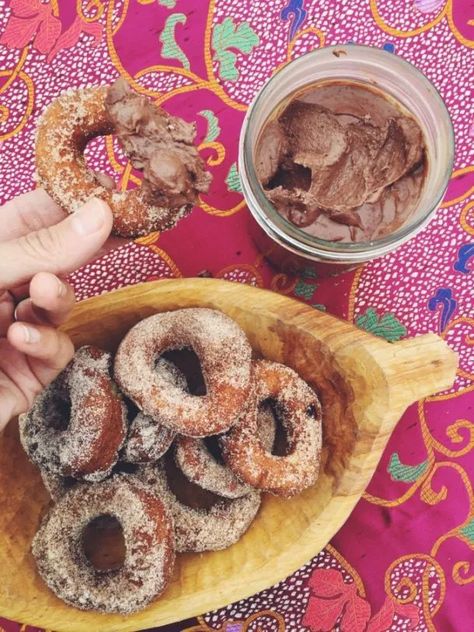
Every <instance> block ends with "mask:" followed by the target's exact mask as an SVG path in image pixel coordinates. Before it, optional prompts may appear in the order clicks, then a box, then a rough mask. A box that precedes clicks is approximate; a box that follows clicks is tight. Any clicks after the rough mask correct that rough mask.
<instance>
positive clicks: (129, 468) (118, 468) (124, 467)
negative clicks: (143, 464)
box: [112, 461, 140, 474]
mask: <svg viewBox="0 0 474 632" xmlns="http://www.w3.org/2000/svg"><path fill="white" fill-rule="evenodd" d="M139 469H140V468H139V466H138V465H137V464H136V463H128V462H127V461H118V462H117V463H116V464H115V466H114V468H113V470H112V473H113V474H136V473H137V472H138V470H139Z"/></svg>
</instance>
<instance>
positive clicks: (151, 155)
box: [96, 79, 212, 208]
mask: <svg viewBox="0 0 474 632" xmlns="http://www.w3.org/2000/svg"><path fill="white" fill-rule="evenodd" d="M105 107H106V110H107V114H108V116H109V118H110V121H111V124H112V126H113V131H114V134H116V136H117V137H118V139H119V141H120V143H121V145H122V147H123V149H124V151H125V153H126V155H127V156H128V158H130V161H131V163H132V165H133V167H134V168H135V169H139V170H140V171H142V172H143V182H142V190H143V191H144V192H145V193H146V196H147V198H146V199H147V201H148V202H149V203H150V204H152V205H158V206H167V207H170V208H174V207H180V206H183V205H186V204H194V203H195V202H196V201H197V198H198V195H199V193H200V192H204V193H206V192H207V191H208V189H209V185H210V183H211V179H212V176H211V174H210V173H208V172H207V171H206V165H205V163H204V161H203V160H202V158H201V157H200V156H199V153H198V150H197V147H196V145H195V144H194V139H195V136H196V126H195V124H194V123H187V122H186V121H184V120H183V119H181V118H179V117H177V116H172V115H171V114H168V112H166V111H165V110H163V109H162V108H160V107H158V106H156V105H155V104H154V103H153V101H151V100H150V99H148V98H147V97H145V96H143V95H140V94H137V93H136V92H134V91H133V90H132V89H131V88H130V87H129V85H128V84H127V82H126V81H125V79H117V81H115V83H113V84H112V85H111V86H110V87H109V88H108V90H107V97H106V100H105ZM98 175H99V177H98V176H97V174H96V177H98V180H99V182H100V183H101V184H102V179H103V177H104V174H98ZM105 177H107V176H105ZM104 186H106V185H105V184H104Z"/></svg>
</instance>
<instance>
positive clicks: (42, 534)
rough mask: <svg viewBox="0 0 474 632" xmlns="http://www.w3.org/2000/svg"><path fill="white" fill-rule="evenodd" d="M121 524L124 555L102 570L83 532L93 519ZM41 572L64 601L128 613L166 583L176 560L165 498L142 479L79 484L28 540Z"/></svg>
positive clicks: (158, 591)
mask: <svg viewBox="0 0 474 632" xmlns="http://www.w3.org/2000/svg"><path fill="white" fill-rule="evenodd" d="M102 516H108V517H113V518H115V519H116V520H117V521H118V522H119V523H120V526H121V527H122V531H123V537H124V541H125V559H124V561H123V564H122V565H121V566H120V568H118V569H114V570H110V571H104V570H97V568H96V567H95V566H94V565H93V564H92V563H91V562H90V561H89V559H88V558H87V557H86V553H85V551H84V539H83V537H84V531H85V529H86V528H87V527H88V525H89V524H90V523H91V522H92V521H93V520H95V519H97V518H99V517H102ZM32 552H33V556H34V558H35V561H36V565H37V567H38V571H39V574H40V575H41V577H42V578H43V580H44V581H45V583H46V584H47V585H48V586H49V588H50V589H51V590H52V591H53V592H54V593H55V594H56V595H57V596H58V597H59V598H60V599H62V600H63V601H65V602H66V603H68V604H70V605H72V606H75V607H76V608H80V609H82V610H97V611H100V612H110V613H112V612H116V613H122V614H128V613H131V612H136V611H137V610H140V609H141V608H144V607H145V606H146V605H147V604H148V603H149V602H150V601H152V599H154V598H155V597H157V596H158V595H160V594H161V593H162V592H163V590H164V589H165V588H166V586H167V584H168V582H169V580H170V577H171V573H172V570H173V565H174V541H173V526H172V521H171V519H170V517H169V515H168V512H167V511H166V509H165V508H164V506H163V503H161V502H160V500H158V498H156V496H154V495H153V494H152V493H151V492H150V490H149V489H147V488H146V487H145V486H144V485H143V484H142V483H140V481H138V480H136V479H134V478H133V477H128V478H125V477H124V476H121V475H116V476H114V477H112V478H110V479H108V480H106V481H103V482H101V483H96V484H94V485H79V486H77V487H76V488H74V489H71V490H70V491H69V492H68V493H67V494H65V495H64V496H63V497H62V498H60V499H59V500H58V502H57V504H56V505H54V506H53V507H52V509H51V510H50V512H49V513H48V514H47V515H46V516H45V518H44V520H43V522H42V524H41V526H40V528H39V530H38V532H37V534H36V535H35V537H34V540H33V545H32Z"/></svg>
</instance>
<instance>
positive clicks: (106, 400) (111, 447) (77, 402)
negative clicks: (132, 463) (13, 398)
mask: <svg viewBox="0 0 474 632" xmlns="http://www.w3.org/2000/svg"><path fill="white" fill-rule="evenodd" d="M110 372H111V355H110V353H108V352H106V351H102V350H101V349H98V348H97V347H92V346H86V347H82V348H81V349H79V350H78V351H77V352H76V354H75V355H74V358H73V360H72V361H71V363H70V364H69V366H68V367H67V368H66V369H65V370H64V371H63V372H62V373H61V374H60V375H59V376H58V377H57V378H56V380H55V381H54V382H53V383H52V384H50V385H49V386H48V387H47V388H46V389H45V390H44V391H43V392H42V393H41V394H40V395H39V396H38V397H37V398H36V400H35V402H34V404H33V406H32V408H31V409H30V411H29V412H28V413H26V414H25V415H22V417H21V418H20V438H21V442H22V444H23V447H24V449H25V450H26V452H27V454H28V455H29V457H30V459H31V460H32V461H33V462H34V463H36V464H37V465H38V466H39V467H40V468H41V469H44V470H46V471H47V472H49V473H51V474H56V475H59V476H72V477H75V478H84V479H86V480H89V481H98V480H102V479H103V478H105V477H106V476H108V474H110V472H111V470H112V467H113V466H114V465H115V463H116V462H117V460H118V454H119V451H120V449H121V447H122V445H123V442H124V440H125V436H126V431H127V422H126V416H127V411H126V407H125V404H124V401H123V399H122V397H121V396H120V394H119V393H118V390H117V387H116V385H115V384H114V382H113V380H112V378H111V375H110Z"/></svg>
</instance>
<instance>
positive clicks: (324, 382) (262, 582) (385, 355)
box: [0, 279, 457, 632]
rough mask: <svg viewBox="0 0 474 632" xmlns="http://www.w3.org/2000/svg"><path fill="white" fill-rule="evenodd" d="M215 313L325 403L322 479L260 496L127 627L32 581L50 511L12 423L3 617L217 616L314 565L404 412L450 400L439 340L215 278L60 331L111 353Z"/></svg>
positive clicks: (156, 292)
mask: <svg viewBox="0 0 474 632" xmlns="http://www.w3.org/2000/svg"><path fill="white" fill-rule="evenodd" d="M195 306H199V307H211V308H216V309H219V310H221V311H223V312H225V313H226V314H228V315H229V316H231V317H232V318H233V319H235V320H236V321H237V322H238V323H239V324H240V326H241V327H242V328H243V329H244V330H245V332H246V333H247V335H248V337H249V339H250V342H251V344H252V346H253V348H254V349H255V351H256V352H258V353H260V354H261V355H263V356H264V357H266V358H270V359H272V360H276V361H278V362H284V363H285V364H287V365H289V366H291V367H293V368H294V369H295V370H296V371H297V372H298V373H299V374H300V375H301V376H302V377H303V378H304V379H305V380H307V381H308V382H309V383H310V384H312V386H313V387H314V388H315V389H316V390H317V392H318V393H319V394H320V396H321V399H322V403H323V408H324V417H325V426H324V445H325V448H324V468H323V473H322V475H321V476H320V478H319V480H318V482H317V483H316V485H315V486H314V487H312V488H310V489H308V490H306V492H304V493H303V494H301V495H299V496H296V497H295V498H293V499H291V500H284V499H281V498H276V497H272V496H269V495H266V496H265V498H264V500H263V503H262V508H261V510H260V511H259V514H258V516H257V518H256V520H255V522H254V523H253V525H252V526H251V527H250V529H249V531H248V532H247V533H246V534H245V536H244V537H243V538H242V539H241V540H240V542H238V543H237V544H235V545H234V546H232V547H231V548H229V549H227V550H225V551H217V552H212V553H205V554H203V555H190V554H187V555H180V556H178V560H177V565H176V569H175V572H174V578H173V581H172V583H171V585H170V586H169V588H168V590H167V591H166V592H165V594H164V595H163V596H162V597H161V598H160V599H158V600H157V601H156V602H154V603H153V604H151V605H150V606H149V607H148V608H147V609H146V610H143V611H142V612H139V613H138V614H135V615H132V616H128V617H123V616H119V615H101V614H95V613H92V612H83V611H81V610H76V609H73V608H71V607H69V606H67V605H66V604H64V603H63V602H62V601H60V600H59V599H57V598H56V597H55V596H54V594H53V593H52V592H50V591H49V590H48V588H47V587H46V585H45V584H44V583H43V581H42V580H41V578H40V577H39V575H38V574H37V572H36V569H35V563H34V560H33V558H32V556H31V553H30V545H31V540H32V538H33V536H34V534H35V532H36V529H37V527H38V524H39V522H40V517H41V514H42V513H43V511H44V509H45V506H46V505H47V504H48V500H49V498H48V494H47V493H46V491H45V489H44V487H43V485H42V483H41V479H40V476H39V473H38V471H37V469H36V468H35V467H34V466H33V465H31V464H30V463H29V462H28V460H27V458H26V455H25V454H24V452H23V450H22V448H21V446H20V444H19V440H18V430H17V424H16V423H11V424H10V425H9V427H8V428H7V430H6V432H5V433H4V435H3V436H2V437H1V438H0V507H1V512H0V613H1V615H2V616H5V617H9V618H11V619H14V620H16V621H22V622H26V623H29V624H34V625H37V626H41V627H46V628H51V629H53V630H55V631H56V632H63V631H64V632H65V631H71V632H72V631H76V632H86V631H87V632H90V631H91V630H107V632H114V631H119V630H130V631H134V630H139V629H142V628H147V627H152V626H158V625H163V624H166V623H171V622H174V621H179V620H181V619H185V618H187V617H191V616H193V615H197V614H200V613H202V612H205V611H207V610H212V609H215V608H219V607H221V606H224V605H226V604H229V603H231V602H233V601H236V600H238V599H241V598H244V597H247V596H248V595H251V594H253V593H256V592H258V591H260V590H262V589H264V588H267V587H268V586H271V585H272V584H274V583H275V582H277V581H279V580H281V579H283V578H284V577H286V576H287V575H289V574H290V573H292V572H293V571H295V570H296V569H297V568H299V567H300V566H301V565H302V564H304V563H305V562H307V561H308V560H309V559H310V558H311V557H313V556H314V555H316V554H317V553H319V551H321V549H322V548H323V547H324V546H325V545H326V544H327V542H328V541H329V540H330V539H331V538H332V536H333V535H334V534H335V533H336V532H337V531H338V529H339V528H340V527H341V526H342V524H343V523H344V522H345V520H346V519H347V517H348V516H349V514H350V513H351V511H352V509H353V507H354V505H355V504H356V503H357V501H358V500H359V498H360V497H361V494H362V493H363V491H364V490H365V488H366V486H367V484H368V482H369V480H370V478H371V477H372V474H373V473H374V470H375V468H376V467H377V463H378V462H379V459H380V456H381V454H382V451H383V449H384V448H385V446H386V444H387V441H388V439H389V437H390V434H391V432H392V430H393V428H394V426H395V424H396V423H397V421H398V419H399V418H400V416H401V415H402V413H403V411H404V410H405V409H406V408H407V406H408V405H409V404H411V403H413V402H415V401H416V400H418V399H420V398H422V397H426V396H428V395H431V394H433V393H435V392H437V391H439V390H442V389H446V388H449V387H450V386H451V385H452V383H453V380H454V377H455V372H456V367H457V357H456V354H455V353H454V352H453V351H451V350H450V349H449V348H448V347H447V345H446V344H445V343H444V342H443V341H442V340H441V339H440V338H439V337H438V336H436V335H434V334H427V335H424V336H419V337H416V338H412V339H409V340H404V341H402V342H397V343H395V344H389V343H388V342H385V341H384V340H381V339H379V338H376V337H374V336H371V335H369V334H367V333H366V332H364V331H362V330H360V329H357V328H356V327H354V326H353V325H350V324H349V323H347V322H344V321H342V320H339V319H337V318H333V317H331V316H329V315H327V314H324V313H322V312H320V311H318V310H315V309H312V308H310V307H308V306H307V305H303V304H302V303H299V302H297V301H295V300H292V299H289V298H287V297H284V296H281V295H279V294H275V293H272V292H269V291H265V290H259V289H255V288H252V287H248V286H244V285H239V284H237V283H228V282H224V281H216V280H212V279H189V280H178V281H158V282H155V283H147V284H143V285H138V286H134V287H131V288H127V289H123V290H119V291H116V292H112V293H110V294H106V295H104V296H101V297H98V298H94V299H91V300H88V301H84V302H82V303H80V304H78V305H77V306H76V308H75V309H74V312H73V314H72V316H71V318H70V319H69V321H68V322H67V323H66V325H64V327H63V329H64V331H66V332H67V333H68V334H69V335H70V336H71V337H72V339H73V341H74V343H75V345H76V346H80V345H83V344H86V343H89V344H95V345H98V346H101V347H104V348H106V349H110V350H114V349H115V348H116V346H117V344H118V342H119V341H120V339H121V338H122V336H123V335H124V334H125V332H126V331H127V330H128V329H130V327H131V326H132V325H134V324H135V323H136V322H137V321H139V320H140V319H142V318H144V317H146V316H149V315H150V314H153V313H155V312H159V311H166V310H173V309H177V308H181V307H195Z"/></svg>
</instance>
